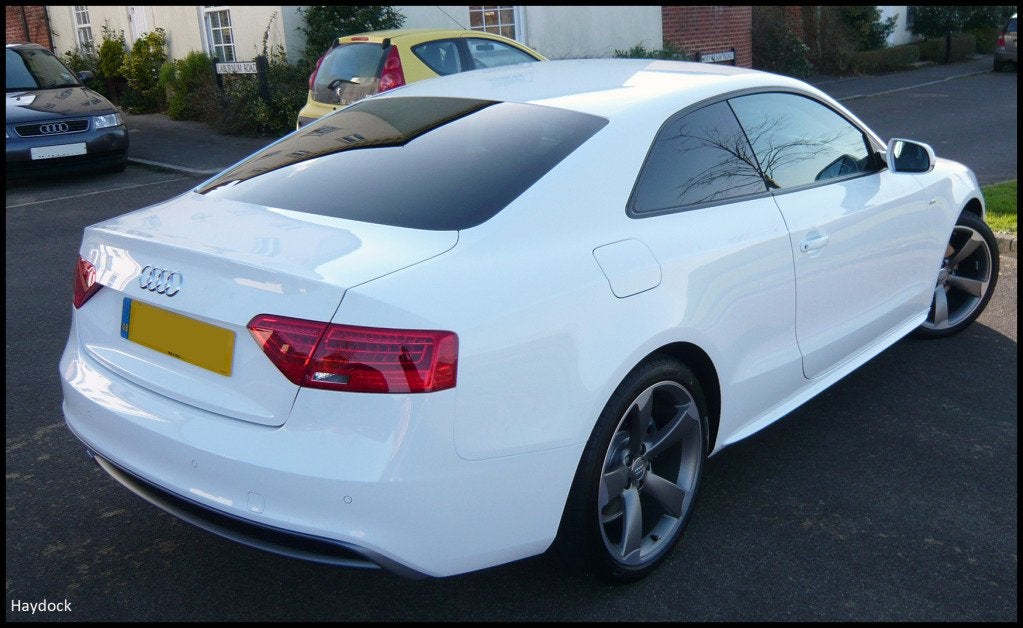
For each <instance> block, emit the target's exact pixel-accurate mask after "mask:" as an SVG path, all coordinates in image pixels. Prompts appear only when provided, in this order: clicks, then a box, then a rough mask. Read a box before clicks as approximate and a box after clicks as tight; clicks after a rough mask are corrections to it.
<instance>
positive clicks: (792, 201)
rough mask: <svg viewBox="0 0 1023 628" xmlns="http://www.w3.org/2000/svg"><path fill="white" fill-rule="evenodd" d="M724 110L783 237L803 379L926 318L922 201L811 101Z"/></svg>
mask: <svg viewBox="0 0 1023 628" xmlns="http://www.w3.org/2000/svg"><path fill="white" fill-rule="evenodd" d="M729 104H730V105H731V106H732V109H733V110H734V111H735V114H736V116H737V117H738V119H739V122H740V123H741V124H742V126H743V128H744V129H745V131H746V134H747V137H748V138H749V140H750V143H751V144H752V146H753V150H754V153H755V154H756V157H757V160H758V162H759V164H760V168H761V170H762V172H763V174H764V177H765V179H766V181H767V184H768V187H769V188H770V189H771V192H772V194H773V195H774V199H775V202H776V203H777V205H778V209H779V210H780V211H781V213H782V216H783V217H784V219H785V223H786V225H787V227H788V231H789V239H790V244H791V247H792V258H793V264H794V268H795V276H796V338H797V341H798V343H799V348H800V351H801V353H802V355H803V373H804V375H805V376H806V377H807V378H815V377H819V376H821V375H824V374H826V373H827V372H829V371H830V370H832V369H833V368H835V367H836V366H838V365H840V364H841V363H843V362H844V361H846V360H848V359H849V358H851V357H853V356H855V355H856V354H858V353H860V352H861V351H862V350H864V349H866V348H867V347H869V346H870V345H872V344H873V343H875V342H877V341H879V340H881V339H882V338H884V337H886V336H887V335H889V334H890V333H892V332H894V331H895V330H897V329H899V328H900V327H902V326H905V325H906V324H908V323H910V322H911V321H912V320H913V319H914V317H916V316H918V315H920V314H921V313H922V312H925V311H926V310H927V307H928V302H929V301H928V296H929V295H930V294H931V292H932V291H933V283H934V281H933V272H928V271H931V270H933V269H931V268H930V265H933V261H934V260H933V259H931V257H932V255H931V254H930V253H929V250H928V241H929V235H930V230H931V226H930V224H929V221H928V215H929V211H928V206H927V201H926V198H925V195H924V191H923V189H922V187H921V185H920V184H919V183H918V182H917V181H916V179H915V178H914V177H912V176H907V175H898V174H892V173H891V172H889V171H888V170H886V169H885V168H884V165H883V163H882V161H881V160H880V159H879V158H878V156H877V155H876V147H875V146H873V145H872V144H871V142H870V139H869V138H868V136H867V135H866V134H865V133H864V132H863V131H862V130H861V129H860V128H859V127H857V126H856V125H854V124H853V123H851V122H850V121H849V120H847V119H846V118H845V117H843V116H842V115H840V114H839V113H838V112H836V111H835V110H834V109H832V108H830V107H827V106H825V105H824V104H822V103H821V102H819V101H817V100H814V99H812V98H810V97H808V96H804V95H798V94H793V93H777V92H776V93H761V94H750V95H746V96H741V97H737V98H732V99H731V100H730V101H729Z"/></svg>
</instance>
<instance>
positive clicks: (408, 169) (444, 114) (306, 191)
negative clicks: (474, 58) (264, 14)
mask: <svg viewBox="0 0 1023 628" xmlns="http://www.w3.org/2000/svg"><path fill="white" fill-rule="evenodd" d="M606 123H607V121H606V120H605V119H603V118H599V117H597V116H592V115H588V114H583V113H578V112H574V111H566V110H564V109H556V108H552V107H543V106H539V105H527V104H520V103H498V102H492V101H485V100H468V99H461V98H399V97H396V98H380V99H369V100H365V101H361V102H358V103H356V104H354V105H351V106H349V107H346V108H345V109H342V110H340V111H338V112H337V113H335V114H332V115H329V116H325V117H323V118H321V119H320V120H317V121H316V122H315V123H313V124H310V125H308V126H306V127H303V128H302V130H300V131H296V132H295V133H292V134H291V135H289V136H287V137H285V138H284V139H283V140H281V141H280V142H278V143H276V144H273V145H271V146H268V147H267V148H265V149H263V150H262V151H260V152H259V153H257V154H255V155H253V156H252V157H251V158H249V159H247V160H246V161H244V162H242V163H241V164H239V165H238V166H236V167H235V168H232V169H231V170H229V171H227V172H225V173H223V174H221V175H220V176H218V177H216V178H215V179H213V180H211V181H210V182H208V183H207V184H205V185H203V186H202V187H201V188H199V190H198V191H199V193H201V194H209V195H210V196H215V197H222V198H228V199H232V200H237V201H243V202H247V203H255V204H259V205H265V206H268V207H276V208H281V209H288V210H293V211H301V212H306V213H311V214H319V215H323V216H334V217H338V218H347V219H351V220H360V221H364V222H372V223H378V224H385V225H394V226H399V227H410V228H415V229H429V230H458V229H467V228H469V227H474V226H476V225H478V224H480V223H482V222H484V221H486V220H488V219H489V218H491V217H493V216H494V215H495V214H497V213H498V212H499V211H501V210H502V209H504V207H505V206H507V205H508V204H509V203H510V202H511V201H513V200H514V199H515V198H516V197H517V196H519V195H520V194H522V192H524V191H525V190H526V189H527V188H529V187H530V186H531V185H533V184H534V183H535V182H536V181H537V180H539V179H540V177H542V176H543V175H544V174H546V173H547V172H548V171H549V170H550V169H551V168H553V167H554V166H555V165H557V164H558V162H560V161H561V160H562V159H564V158H565V157H566V156H567V155H568V154H569V153H571V152H572V151H574V150H575V149H576V148H578V147H579V146H580V145H581V144H582V143H583V142H585V141H586V140H587V139H589V138H590V137H591V136H592V135H593V134H594V133H596V132H597V131H598V130H599V129H601V128H602V127H603V126H604V125H605V124H606Z"/></svg>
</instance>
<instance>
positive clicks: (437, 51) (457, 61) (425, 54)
mask: <svg viewBox="0 0 1023 628" xmlns="http://www.w3.org/2000/svg"><path fill="white" fill-rule="evenodd" d="M470 49H471V45H470ZM412 53H413V54H414V55H416V56H417V57H418V58H419V60H420V61H422V62H423V63H425V64H426V66H427V67H428V68H430V69H431V70H433V71H434V72H436V73H437V74H440V75H441V76H447V75H448V74H455V73H457V72H461V71H462V59H461V57H460V55H459V54H458V44H456V43H455V42H453V41H450V40H441V41H431V42H427V43H425V44H420V45H418V46H414V47H413V48H412Z"/></svg>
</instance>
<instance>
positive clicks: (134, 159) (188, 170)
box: [128, 157, 227, 177]
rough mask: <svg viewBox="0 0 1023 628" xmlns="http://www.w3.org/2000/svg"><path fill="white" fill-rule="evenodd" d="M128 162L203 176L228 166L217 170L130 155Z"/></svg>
mask: <svg viewBox="0 0 1023 628" xmlns="http://www.w3.org/2000/svg"><path fill="white" fill-rule="evenodd" d="M128 163H132V164H135V165H137V166H143V167H146V168H151V169H156V170H169V171H171V172H178V173H181V174H188V175H198V176H203V177H210V176H213V175H215V174H220V173H221V172H223V171H224V170H226V169H227V166H224V167H223V168H218V169H216V170H199V169H198V168H187V167H185V166H178V165H176V164H167V163H163V162H159V161H151V160H149V159H142V158H140V157H128Z"/></svg>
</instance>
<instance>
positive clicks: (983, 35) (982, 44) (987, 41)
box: [969, 26, 1002, 55]
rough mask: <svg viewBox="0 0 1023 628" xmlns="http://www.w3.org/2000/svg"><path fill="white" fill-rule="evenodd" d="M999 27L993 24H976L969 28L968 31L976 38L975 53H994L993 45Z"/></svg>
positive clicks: (995, 42)
mask: <svg viewBox="0 0 1023 628" xmlns="http://www.w3.org/2000/svg"><path fill="white" fill-rule="evenodd" d="M1001 32H1002V29H1001V28H998V27H995V26H978V27H976V28H971V29H970V31H969V33H970V34H971V35H973V37H974V38H975V39H976V40H977V54H982V55H991V54H994V53H995V45H996V44H997V42H998V35H999V34H1000V33H1001Z"/></svg>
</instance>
